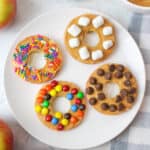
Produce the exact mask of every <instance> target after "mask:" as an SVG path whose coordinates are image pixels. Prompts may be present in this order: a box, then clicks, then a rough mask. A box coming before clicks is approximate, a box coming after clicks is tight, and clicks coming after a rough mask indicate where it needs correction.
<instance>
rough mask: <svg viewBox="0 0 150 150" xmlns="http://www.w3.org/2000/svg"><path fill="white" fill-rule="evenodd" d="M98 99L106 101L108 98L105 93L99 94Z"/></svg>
mask: <svg viewBox="0 0 150 150" xmlns="http://www.w3.org/2000/svg"><path fill="white" fill-rule="evenodd" d="M97 98H98V100H104V99H105V98H106V96H105V94H104V93H99V94H98V95H97Z"/></svg>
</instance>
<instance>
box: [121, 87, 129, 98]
mask: <svg viewBox="0 0 150 150" xmlns="http://www.w3.org/2000/svg"><path fill="white" fill-rule="evenodd" d="M120 95H121V97H125V96H127V95H128V91H127V90H126V89H122V90H121V91H120Z"/></svg>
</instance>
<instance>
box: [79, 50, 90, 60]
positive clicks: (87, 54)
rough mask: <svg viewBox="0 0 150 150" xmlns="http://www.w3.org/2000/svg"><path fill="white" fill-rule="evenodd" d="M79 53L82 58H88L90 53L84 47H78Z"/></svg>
mask: <svg viewBox="0 0 150 150" xmlns="http://www.w3.org/2000/svg"><path fill="white" fill-rule="evenodd" d="M79 55H80V58H81V59H83V60H85V59H88V58H89V57H90V53H89V51H88V49H87V48H86V47H82V48H80V49H79Z"/></svg>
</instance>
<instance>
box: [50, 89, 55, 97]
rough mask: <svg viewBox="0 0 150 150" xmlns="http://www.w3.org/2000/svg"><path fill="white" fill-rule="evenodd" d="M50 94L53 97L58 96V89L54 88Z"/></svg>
mask: <svg viewBox="0 0 150 150" xmlns="http://www.w3.org/2000/svg"><path fill="white" fill-rule="evenodd" d="M49 94H50V95H51V96H52V97H54V96H56V90H54V89H52V90H51V91H50V92H49Z"/></svg>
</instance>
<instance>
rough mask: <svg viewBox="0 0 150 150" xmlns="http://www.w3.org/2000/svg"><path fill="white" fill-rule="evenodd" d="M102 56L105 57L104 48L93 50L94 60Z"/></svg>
mask: <svg viewBox="0 0 150 150" xmlns="http://www.w3.org/2000/svg"><path fill="white" fill-rule="evenodd" d="M102 57H103V52H102V50H96V51H93V52H92V59H93V60H97V59H99V58H102Z"/></svg>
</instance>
